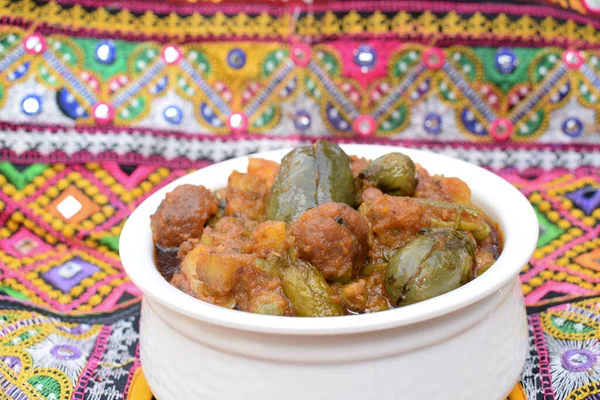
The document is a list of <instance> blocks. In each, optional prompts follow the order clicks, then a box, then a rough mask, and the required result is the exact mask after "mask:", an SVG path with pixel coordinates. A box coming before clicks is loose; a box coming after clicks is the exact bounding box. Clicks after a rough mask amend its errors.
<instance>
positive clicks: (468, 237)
mask: <svg viewBox="0 0 600 400" xmlns="http://www.w3.org/2000/svg"><path fill="white" fill-rule="evenodd" d="M151 226H152V233H153V240H154V243H155V247H156V257H155V258H156V265H157V267H158V269H159V271H160V272H161V274H162V275H163V276H164V277H165V278H166V279H167V280H169V281H170V282H171V284H172V285H174V286H175V287H177V288H179V289H180V290H182V291H184V292H186V293H188V294H189V295H191V296H194V297H196V298H198V299H200V300H203V301H206V302H209V303H212V304H216V305H219V306H222V307H227V308H231V309H236V310H241V311H248V312H253V313H259V314H268V315H284V316H302V317H311V316H314V317H323V316H337V315H344V314H361V313H371V312H376V311H382V310H388V309H391V308H395V307H402V306H405V305H409V304H413V303H417V302H420V301H423V300H427V299H430V298H432V297H435V296H438V295H441V294H444V293H447V292H449V291H451V290H454V289H456V288H458V287H460V286H461V285H464V284H465V283H467V282H469V281H471V280H473V279H475V278H476V277H477V276H479V275H481V274H482V273H484V272H485V271H486V270H487V269H488V268H489V267H490V266H491V265H492V264H493V263H494V262H495V260H496V259H497V258H498V256H499V255H500V252H501V250H502V238H501V233H500V231H499V229H498V227H497V225H496V224H495V223H494V222H493V221H491V220H490V219H489V218H488V217H487V216H486V215H485V214H484V213H483V212H482V211H481V210H480V209H479V208H477V206H476V205H473V204H472V203H471V191H470V189H469V187H468V186H467V184H465V183H464V182H463V181H461V180H460V179H458V178H451V177H445V176H440V175H430V174H429V173H428V172H427V171H426V170H425V169H424V168H422V167H421V166H419V165H418V164H415V163H414V162H413V161H412V160H411V159H410V158H409V157H407V156H406V155H403V154H401V153H390V154H387V155H384V156H382V157H379V158H377V159H375V160H372V161H371V160H366V159H364V158H360V157H356V156H350V157H349V156H348V155H346V153H344V151H343V150H342V149H341V148H340V147H339V146H337V145H336V144H333V143H330V142H327V141H317V142H316V143H315V144H314V145H311V146H306V147H298V148H296V149H294V150H293V151H291V152H290V153H288V154H287V155H286V156H285V157H284V158H283V160H282V162H281V164H277V163H275V162H272V161H268V160H263V159H258V158H251V159H250V160H249V165H248V171H247V173H242V172H238V171H234V172H233V173H232V174H231V175H230V176H229V180H228V184H227V187H226V188H224V189H221V190H218V191H216V192H215V193H213V192H211V191H210V190H208V189H206V188H205V187H203V186H194V185H181V186H178V187H177V188H175V190H173V191H172V192H170V193H167V195H166V197H165V199H164V200H163V201H162V203H161V204H160V206H159V207H158V209H157V211H156V212H155V213H154V215H152V217H151Z"/></svg>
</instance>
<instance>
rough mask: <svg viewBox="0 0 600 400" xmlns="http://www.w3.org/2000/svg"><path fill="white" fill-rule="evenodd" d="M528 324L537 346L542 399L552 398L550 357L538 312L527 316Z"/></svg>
mask: <svg viewBox="0 0 600 400" xmlns="http://www.w3.org/2000/svg"><path fill="white" fill-rule="evenodd" d="M529 324H530V326H531V328H532V329H533V337H534V341H535V347H536V348H537V352H538V357H539V360H540V364H539V365H540V378H541V381H542V388H543V390H544V399H548V400H549V399H554V389H552V375H551V374H550V357H549V355H548V348H547V347H546V342H545V341H544V331H543V330H542V326H541V324H540V316H539V314H536V315H532V316H531V317H530V318H529Z"/></svg>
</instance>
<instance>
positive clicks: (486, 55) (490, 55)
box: [473, 47, 540, 93]
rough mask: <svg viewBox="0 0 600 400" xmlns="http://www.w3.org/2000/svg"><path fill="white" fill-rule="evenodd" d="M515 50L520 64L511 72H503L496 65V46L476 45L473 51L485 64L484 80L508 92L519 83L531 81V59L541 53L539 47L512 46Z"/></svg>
mask: <svg viewBox="0 0 600 400" xmlns="http://www.w3.org/2000/svg"><path fill="white" fill-rule="evenodd" d="M512 50H513V51H514V52H515V56H516V57H517V60H519V63H518V65H517V66H516V68H515V70H514V71H513V72H512V73H510V74H503V73H501V72H500V71H499V70H498V68H497V67H496V51H497V50H496V48H492V47H474V48H473V51H474V52H475V54H477V58H479V61H481V63H482V65H483V80H484V81H485V82H493V83H494V84H496V86H498V87H499V88H500V89H501V90H502V91H503V92H504V93H507V92H508V91H510V89H512V88H513V87H514V86H515V85H517V84H519V83H529V79H528V77H527V72H528V71H527V69H528V67H529V65H530V64H531V61H532V60H533V59H534V58H535V57H536V56H537V54H539V52H540V50H539V49H525V48H512Z"/></svg>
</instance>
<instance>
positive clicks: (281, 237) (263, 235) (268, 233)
mask: <svg viewBox="0 0 600 400" xmlns="http://www.w3.org/2000/svg"><path fill="white" fill-rule="evenodd" d="M252 239H253V240H254V249H255V251H256V252H257V253H258V254H259V255H260V256H265V255H267V254H269V253H271V252H274V253H280V254H283V253H285V252H286V251H287V248H288V243H287V241H286V232H285V224H284V223H283V222H281V221H265V222H263V223H261V224H260V225H258V227H257V228H256V230H255V231H254V232H252Z"/></svg>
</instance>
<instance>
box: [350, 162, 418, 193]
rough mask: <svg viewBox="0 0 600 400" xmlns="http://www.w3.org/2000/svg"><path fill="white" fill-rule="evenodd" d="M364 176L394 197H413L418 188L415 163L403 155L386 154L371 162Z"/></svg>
mask: <svg viewBox="0 0 600 400" xmlns="http://www.w3.org/2000/svg"><path fill="white" fill-rule="evenodd" d="M362 175H363V176H364V177H365V178H366V179H367V180H368V181H369V182H371V183H372V184H373V185H375V186H376V187H377V188H379V189H381V190H382V191H383V192H384V193H388V194H391V195H393V196H412V195H413V193H414V192H415V189H416V187H417V175H416V169H415V163H414V162H413V160H411V159H410V157H408V156H405V155H404V154H402V153H390V154H386V155H384V156H381V157H379V158H377V159H375V160H373V161H371V163H370V164H369V166H368V167H367V168H366V169H365V170H364V171H363V172H362Z"/></svg>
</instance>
